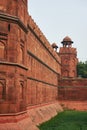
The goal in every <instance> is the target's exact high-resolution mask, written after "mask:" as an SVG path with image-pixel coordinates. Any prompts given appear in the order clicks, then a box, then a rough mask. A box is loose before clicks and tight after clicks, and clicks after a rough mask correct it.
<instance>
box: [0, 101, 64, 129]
mask: <svg viewBox="0 0 87 130" xmlns="http://www.w3.org/2000/svg"><path fill="white" fill-rule="evenodd" d="M61 111H63V109H62V107H61V106H60V105H59V103H58V102H55V103H51V104H45V105H39V106H33V107H28V108H27V111H26V112H24V113H18V114H16V115H12V114H9V115H3V114H2V115H0V130H38V127H37V125H39V124H40V123H42V122H45V121H47V120H49V119H51V118H52V117H54V116H55V115H56V114H57V113H58V112H61Z"/></svg>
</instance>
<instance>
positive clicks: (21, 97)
mask: <svg viewBox="0 0 87 130" xmlns="http://www.w3.org/2000/svg"><path fill="white" fill-rule="evenodd" d="M23 98H24V85H23V83H22V82H20V99H21V100H23Z"/></svg>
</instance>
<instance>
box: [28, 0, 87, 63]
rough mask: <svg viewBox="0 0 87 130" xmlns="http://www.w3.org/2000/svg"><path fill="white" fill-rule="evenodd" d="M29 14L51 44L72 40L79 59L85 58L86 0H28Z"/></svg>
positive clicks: (86, 58) (86, 49)
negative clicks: (67, 37) (65, 39)
mask: <svg viewBox="0 0 87 130" xmlns="http://www.w3.org/2000/svg"><path fill="white" fill-rule="evenodd" d="M28 1H29V3H28V10H29V14H30V15H31V16H32V18H33V19H34V21H35V22H36V23H37V25H38V26H39V27H40V29H41V31H42V32H43V33H44V34H45V36H46V38H47V39H48V41H49V42H50V43H51V44H52V43H53V42H55V43H57V45H58V46H59V47H60V46H62V45H61V41H62V40H63V38H64V37H65V36H69V37H70V38H71V39H72V41H74V44H73V47H76V48H77V51H78V55H77V56H78V58H79V61H86V60H87V0H28Z"/></svg>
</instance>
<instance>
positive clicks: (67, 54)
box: [59, 36, 77, 78]
mask: <svg viewBox="0 0 87 130" xmlns="http://www.w3.org/2000/svg"><path fill="white" fill-rule="evenodd" d="M61 43H62V44H63V47H61V48H60V50H59V55H60V57H61V65H62V67H61V68H62V69H61V74H62V77H66V78H69V77H76V76H77V70H76V66H77V51H76V48H74V47H72V43H73V41H72V40H71V38H70V37H68V36H66V37H65V38H64V39H63V41H62V42H61Z"/></svg>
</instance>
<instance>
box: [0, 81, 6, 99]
mask: <svg viewBox="0 0 87 130" xmlns="http://www.w3.org/2000/svg"><path fill="white" fill-rule="evenodd" d="M4 92H5V90H4V85H3V84H2V83H1V82H0V100H1V99H4V96H5V94H4Z"/></svg>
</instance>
